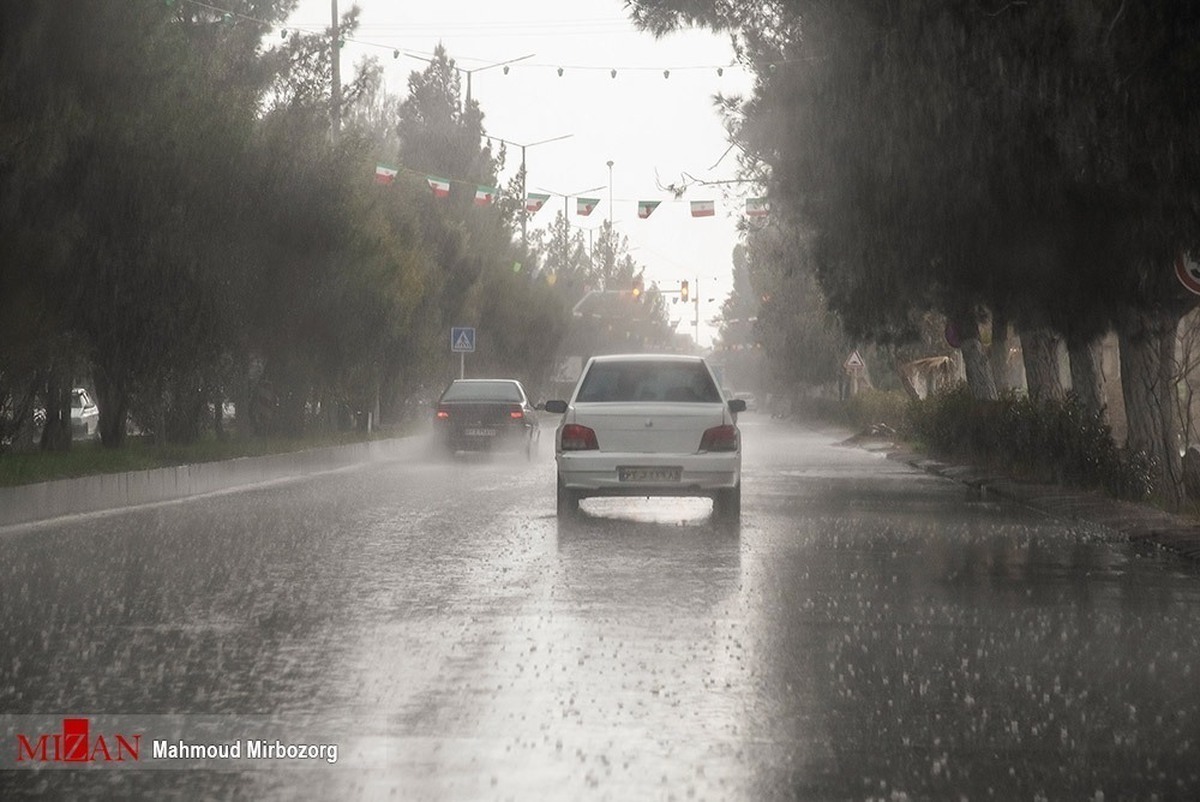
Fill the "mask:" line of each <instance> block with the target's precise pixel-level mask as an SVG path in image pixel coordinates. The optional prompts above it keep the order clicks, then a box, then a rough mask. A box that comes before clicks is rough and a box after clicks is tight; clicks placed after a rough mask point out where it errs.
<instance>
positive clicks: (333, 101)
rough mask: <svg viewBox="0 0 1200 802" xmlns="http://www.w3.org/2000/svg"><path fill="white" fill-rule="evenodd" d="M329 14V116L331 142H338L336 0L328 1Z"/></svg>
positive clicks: (339, 55)
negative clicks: (330, 65) (331, 122)
mask: <svg viewBox="0 0 1200 802" xmlns="http://www.w3.org/2000/svg"><path fill="white" fill-rule="evenodd" d="M329 13H330V16H331V18H332V24H331V26H330V27H331V30H332V35H331V36H330V38H329V61H330V63H331V64H332V65H333V86H332V87H330V90H331V91H330V95H329V97H330V102H329V105H330V109H329V116H330V118H331V119H332V121H333V141H334V142H337V141H338V136H339V135H340V134H341V132H342V65H341V60H342V53H341V39H342V37H341V33H340V32H339V30H338V4H337V0H329Z"/></svg>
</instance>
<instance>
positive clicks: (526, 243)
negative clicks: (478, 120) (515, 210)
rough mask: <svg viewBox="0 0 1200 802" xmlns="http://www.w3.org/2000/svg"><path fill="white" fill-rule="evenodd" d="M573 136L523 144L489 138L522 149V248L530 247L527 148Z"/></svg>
mask: <svg viewBox="0 0 1200 802" xmlns="http://www.w3.org/2000/svg"><path fill="white" fill-rule="evenodd" d="M573 136H575V135H574V134H563V135H562V136H553V137H550V138H549V139H540V140H538V141H537V142H528V143H525V144H522V143H520V142H511V141H509V140H507V139H503V138H501V137H498V136H493V137H488V138H489V139H495V140H496V141H497V142H503V143H504V144H506V145H512V146H513V147H518V148H520V149H521V247H522V249H528V247H529V238H528V235H527V233H526V230H527V228H528V220H529V206H528V199H529V192H528V189H527V187H526V186H525V182H526V176H525V149H526V148H532V147H534V146H535V145H545V144H546V143H547V142H557V141H558V140H560V139H569V138H570V137H573Z"/></svg>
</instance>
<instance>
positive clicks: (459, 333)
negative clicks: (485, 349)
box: [450, 326, 475, 354]
mask: <svg viewBox="0 0 1200 802" xmlns="http://www.w3.org/2000/svg"><path fill="white" fill-rule="evenodd" d="M450 351H451V353H455V354H473V353H475V329H474V328H472V327H469V326H451V327H450Z"/></svg>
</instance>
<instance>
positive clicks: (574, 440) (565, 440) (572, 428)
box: [562, 423, 600, 451]
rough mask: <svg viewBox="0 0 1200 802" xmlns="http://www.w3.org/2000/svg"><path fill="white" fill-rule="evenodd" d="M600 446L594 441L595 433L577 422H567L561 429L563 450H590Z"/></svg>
mask: <svg viewBox="0 0 1200 802" xmlns="http://www.w3.org/2000/svg"><path fill="white" fill-rule="evenodd" d="M597 448H600V444H599V443H597V442H596V433H595V432H594V431H592V430H591V429H589V428H588V427H586V426H580V425H579V424H578V423H568V424H567V425H566V426H564V427H563V430H562V450H563V451H591V450H592V449H597Z"/></svg>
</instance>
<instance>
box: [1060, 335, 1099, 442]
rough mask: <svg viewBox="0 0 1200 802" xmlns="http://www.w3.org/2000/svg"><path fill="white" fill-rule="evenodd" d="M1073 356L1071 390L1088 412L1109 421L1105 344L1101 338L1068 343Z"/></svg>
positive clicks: (1070, 353)
mask: <svg viewBox="0 0 1200 802" xmlns="http://www.w3.org/2000/svg"><path fill="white" fill-rule="evenodd" d="M1067 353H1068V354H1069V355H1070V357H1071V392H1073V393H1074V394H1075V397H1076V398H1077V399H1079V403H1080V404H1081V405H1082V406H1083V408H1084V409H1086V410H1087V411H1088V412H1090V413H1092V414H1094V415H1099V416H1100V417H1101V419H1102V420H1105V422H1107V416H1108V413H1107V404H1106V403H1105V399H1106V398H1107V396H1106V395H1105V392H1104V387H1105V384H1106V383H1107V379H1106V378H1105V376H1104V362H1103V345H1102V341H1101V340H1100V339H1096V340H1093V341H1092V342H1090V343H1078V344H1072V343H1070V342H1068V343H1067Z"/></svg>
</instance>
